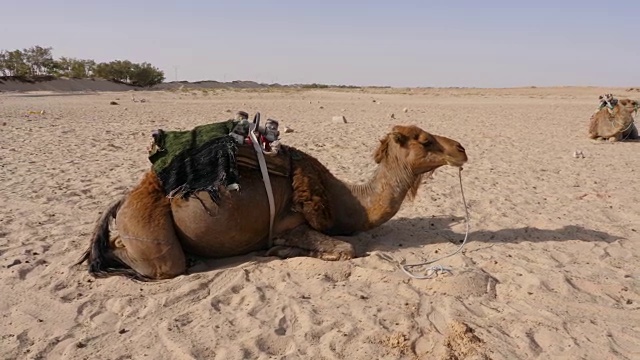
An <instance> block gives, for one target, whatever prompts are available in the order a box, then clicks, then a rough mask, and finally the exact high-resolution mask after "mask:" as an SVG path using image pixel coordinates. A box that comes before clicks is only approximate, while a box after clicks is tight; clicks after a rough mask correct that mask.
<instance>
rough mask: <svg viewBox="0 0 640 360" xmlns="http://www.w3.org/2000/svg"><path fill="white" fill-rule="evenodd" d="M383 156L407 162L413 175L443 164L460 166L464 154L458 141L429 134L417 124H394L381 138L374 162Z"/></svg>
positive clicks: (463, 162) (465, 157)
mask: <svg viewBox="0 0 640 360" xmlns="http://www.w3.org/2000/svg"><path fill="white" fill-rule="evenodd" d="M385 159H391V160H392V161H396V162H397V161H400V162H403V163H406V164H408V165H409V167H410V168H411V170H412V171H413V173H414V174H424V173H426V172H429V171H432V170H435V169H436V168H439V167H440V166H443V165H451V166H458V167H460V166H462V165H464V164H465V163H466V162H467V154H466V152H465V150H464V148H463V147H462V145H460V143H459V142H457V141H455V140H451V139H449V138H446V137H444V136H438V135H433V134H429V133H428V132H426V131H424V130H422V129H420V128H419V127H417V126H413V125H411V126H403V125H396V126H394V127H393V129H392V130H391V132H390V133H389V134H387V135H386V136H385V137H384V138H383V139H382V140H380V146H379V147H378V149H377V150H376V153H375V161H376V163H381V162H382V161H383V160H385Z"/></svg>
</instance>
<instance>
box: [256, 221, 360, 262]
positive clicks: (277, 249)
mask: <svg viewBox="0 0 640 360" xmlns="http://www.w3.org/2000/svg"><path fill="white" fill-rule="evenodd" d="M274 245H275V246H274V247H272V248H271V249H269V251H267V256H278V257H281V258H290V257H296V256H310V257H315V258H319V259H323V260H348V259H353V258H354V257H355V255H356V252H355V250H354V248H353V245H351V244H349V243H348V242H346V241H342V240H338V239H334V238H332V237H330V236H327V235H324V234H322V233H320V232H318V231H316V230H313V229H311V228H309V226H307V225H301V226H298V227H296V228H295V229H293V230H290V231H288V232H286V233H284V234H282V235H280V236H279V237H278V238H276V239H274Z"/></svg>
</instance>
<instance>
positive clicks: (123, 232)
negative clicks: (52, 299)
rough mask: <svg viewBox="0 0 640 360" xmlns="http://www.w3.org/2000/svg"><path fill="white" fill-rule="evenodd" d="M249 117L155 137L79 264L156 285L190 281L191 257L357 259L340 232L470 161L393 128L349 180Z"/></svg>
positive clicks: (384, 212) (415, 131)
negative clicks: (369, 166) (138, 175)
mask: <svg viewBox="0 0 640 360" xmlns="http://www.w3.org/2000/svg"><path fill="white" fill-rule="evenodd" d="M248 118H249V117H248V114H247V113H245V112H239V113H238V116H237V118H236V119H231V120H228V121H224V122H217V123H213V124H207V125H202V126H198V127H195V128H194V129H192V130H190V131H163V130H156V131H154V132H153V134H152V143H151V146H150V147H149V160H150V161H151V163H152V166H151V170H150V171H147V172H146V173H145V174H144V175H143V178H142V180H141V181H140V183H138V185H137V186H135V187H134V188H133V189H132V190H131V191H129V192H128V193H127V194H126V195H124V196H123V197H122V198H120V199H118V200H116V201H115V202H114V203H112V204H111V205H110V206H109V207H108V209H107V210H106V211H105V212H104V213H103V214H102V216H101V217H100V219H99V220H98V223H97V225H96V228H95V230H94V232H93V235H92V238H91V240H90V244H89V247H88V250H87V251H86V252H85V253H84V255H83V256H82V258H81V259H80V260H79V261H78V264H81V263H83V262H85V261H87V262H88V270H89V273H90V274H92V275H93V276H95V277H107V276H110V275H124V276H127V277H130V278H134V279H139V280H155V279H167V278H172V277H175V276H178V275H181V274H185V273H186V272H187V264H186V258H185V254H193V255H197V256H202V257H218V258H219V257H229V256H236V255H241V254H247V253H250V252H254V251H260V250H266V251H267V252H266V255H267V256H277V257H280V258H290V257H295V256H310V257H316V258H320V259H324V260H346V259H351V258H353V257H355V251H354V248H353V246H352V245H351V244H350V243H348V242H346V241H342V240H338V239H336V238H333V237H332V236H335V235H353V234H355V233H357V232H361V231H367V230H370V229H372V228H375V227H377V226H380V225H381V224H383V223H385V222H386V221H388V220H389V219H391V218H392V217H393V216H394V215H395V214H396V213H397V212H398V210H399V209H400V206H401V204H402V202H403V201H404V199H405V198H406V197H407V196H408V197H410V198H412V197H414V196H415V195H416V192H417V191H418V187H419V186H420V184H421V182H422V178H423V175H425V174H427V173H432V172H433V171H434V170H435V169H437V168H439V167H441V166H444V165H451V166H456V167H461V166H462V165H464V164H465V163H466V161H467V155H466V153H465V149H464V148H463V147H462V145H460V143H458V142H457V141H454V140H452V139H449V138H446V137H443V136H438V135H433V134H430V133H428V132H426V131H424V130H422V129H420V128H419V127H417V126H401V125H397V126H394V127H393V128H392V130H391V132H389V133H388V134H386V135H385V136H384V137H383V138H382V139H381V140H380V144H379V145H378V147H377V149H376V150H375V152H374V154H373V155H374V156H373V157H374V160H375V162H376V163H377V164H378V167H377V168H376V170H375V173H374V175H373V178H372V179H371V180H370V181H369V182H367V183H364V184H358V185H352V184H347V183H344V182H342V181H340V180H339V179H337V178H336V177H335V176H333V175H332V174H331V173H330V172H329V170H328V169H327V168H326V167H325V166H324V165H322V164H321V163H320V162H319V161H318V160H317V159H315V158H313V157H312V156H310V155H308V154H306V153H305V152H303V151H300V150H298V149H295V148H293V147H291V146H286V145H284V144H281V143H280V140H279V131H278V122H277V121H275V120H267V121H266V123H265V124H264V126H262V125H260V115H259V114H256V116H255V118H254V119H253V122H251V121H249V119H248ZM112 219H115V228H116V230H117V233H116V234H111V220H112Z"/></svg>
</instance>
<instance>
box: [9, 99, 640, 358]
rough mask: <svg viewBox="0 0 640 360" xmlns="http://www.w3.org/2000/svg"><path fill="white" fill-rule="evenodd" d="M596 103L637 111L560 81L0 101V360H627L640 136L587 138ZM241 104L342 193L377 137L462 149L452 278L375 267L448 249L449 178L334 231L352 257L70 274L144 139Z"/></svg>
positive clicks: (367, 171) (635, 285) (366, 163)
mask: <svg viewBox="0 0 640 360" xmlns="http://www.w3.org/2000/svg"><path fill="white" fill-rule="evenodd" d="M605 92H612V93H614V95H616V96H618V97H630V98H634V99H638V98H640V94H639V93H637V92H625V90H624V89H620V88H572V87H567V88H519V89H420V90H410V89H396V90H366V91H360V90H349V91H330V90H322V91H320V90H315V91H311V90H308V91H303V90H282V91H274V90H269V91H263V90H260V91H258V90H251V91H240V90H220V91H215V92H212V91H209V92H201V91H190V92H180V91H178V92H176V91H155V92H136V93H135V95H136V98H137V99H141V98H145V99H146V100H147V101H146V102H144V103H140V102H136V103H134V102H132V101H131V93H129V92H109V93H91V94H60V93H29V94H11V93H9V94H0V129H2V136H0V184H1V186H0V199H1V204H2V205H1V206H0V314H1V315H0V358H2V359H368V360H370V359H633V358H635V359H638V358H640V311H639V309H640V268H639V267H638V264H640V244H639V241H640V233H639V231H640V181H639V180H638V178H639V176H640V143H637V142H626V143H608V142H601V143H598V142H594V141H591V140H589V139H587V137H586V131H587V125H588V121H589V116H590V115H591V114H592V112H593V111H594V110H595V109H596V107H597V106H598V102H597V98H598V95H600V94H602V93H605ZM63 95H64V96H63ZM374 100H375V102H374ZM110 101H117V102H118V103H119V105H117V106H114V105H109V103H110ZM404 108H406V109H407V111H406V112H404V111H403V109H404ZM42 110H44V114H39V113H38V112H40V111H42ZM238 110H245V111H247V112H249V113H250V114H253V113H255V112H256V111H260V112H261V114H262V116H263V117H272V118H275V119H278V120H280V124H281V129H282V128H283V127H284V126H289V127H291V128H293V129H294V130H295V132H293V133H287V134H282V142H283V143H285V144H287V145H292V146H296V147H298V148H300V149H303V150H306V151H307V152H308V153H310V154H312V155H313V156H315V157H317V158H318V159H319V160H320V161H322V162H323V163H324V164H325V165H326V166H327V167H328V168H329V169H330V170H331V171H332V172H333V173H334V174H335V175H336V176H338V177H339V178H341V179H344V180H346V181H349V182H363V181H364V180H365V179H367V178H368V177H369V176H370V175H371V174H372V172H373V169H374V165H375V164H374V162H373V159H372V153H373V151H374V149H375V146H376V145H377V144H378V140H379V139H380V138H381V137H382V136H383V135H384V134H386V133H387V132H388V131H389V130H390V129H391V127H392V126H393V125H395V124H415V125H418V126H420V127H422V128H423V129H425V130H427V131H429V132H432V133H434V134H438V135H443V136H447V137H450V138H453V139H455V140H458V141H460V142H461V143H462V145H464V146H465V148H466V149H467V153H468V156H469V162H468V164H467V165H466V166H465V167H464V170H463V172H462V175H463V178H462V180H463V183H464V191H465V195H466V198H467V201H468V205H469V212H470V216H471V232H470V235H469V242H468V244H467V245H466V246H465V249H464V250H463V252H461V253H459V254H457V255H455V256H453V257H451V258H448V259H446V260H443V261H441V262H440V263H439V264H441V265H443V266H447V267H450V268H451V269H452V274H451V275H447V274H442V275H440V276H438V277H436V278H434V279H430V280H415V279H410V278H409V277H407V276H406V275H405V274H404V273H402V272H401V271H400V270H399V269H398V268H397V266H396V264H395V263H394V262H393V261H392V260H393V259H396V260H401V259H405V260H406V261H408V262H417V261H423V260H426V259H433V258H435V257H438V256H442V255H444V254H447V253H449V252H452V251H454V250H455V249H456V248H457V246H458V243H459V241H460V240H462V239H463V237H464V230H465V223H464V208H463V206H462V203H461V197H460V189H459V187H458V178H457V169H455V168H452V167H443V168H441V169H439V170H437V171H436V172H435V174H434V176H433V178H432V179H429V180H427V181H425V184H424V185H423V186H422V187H421V188H420V190H419V192H418V196H417V198H416V199H415V200H414V201H412V202H409V201H407V202H405V204H404V205H403V208H402V209H401V211H400V212H399V213H398V214H397V215H396V216H395V217H394V218H393V219H392V220H391V221H389V222H388V223H387V224H385V225H384V226H382V227H380V228H377V229H375V230H372V231H369V232H366V233H362V234H359V235H357V236H354V237H349V238H347V237H341V239H345V240H349V241H351V242H352V243H353V244H354V245H355V247H356V249H357V252H358V258H356V259H353V260H349V261H341V262H327V261H322V260H318V259H313V258H293V259H287V260H281V259H277V258H273V257H264V256H262V254H261V253H252V254H248V255H245V256H240V257H235V258H229V259H219V260H206V261H197V262H196V263H195V264H194V265H193V266H192V267H191V268H190V269H189V272H190V273H189V274H187V275H184V276H179V277H177V278H175V279H171V280H166V281H161V282H156V283H140V282H135V281H132V280H129V279H126V278H123V277H111V278H108V279H94V278H92V277H91V276H90V275H89V274H88V273H87V271H86V265H83V266H77V267H74V266H72V264H73V263H74V262H75V261H76V260H77V259H78V258H79V257H80V256H81V254H82V252H83V251H84V250H85V248H86V246H87V245H88V241H89V237H90V234H91V232H92V230H93V226H94V224H95V221H96V220H97V218H98V217H99V215H100V214H101V212H102V211H104V210H105V208H106V206H107V205H108V204H109V203H110V202H111V201H112V200H114V199H115V198H116V197H119V196H121V195H122V194H123V193H125V192H126V191H127V190H128V189H130V188H131V187H132V186H133V185H134V184H135V183H136V182H137V181H138V180H139V179H140V177H141V175H142V173H143V172H144V171H145V170H147V169H148V168H149V166H150V163H149V161H148V159H147V157H146V156H147V154H146V149H145V148H146V146H147V142H148V137H149V134H150V132H151V131H152V130H153V129H156V128H163V129H170V130H176V129H190V128H192V127H193V126H196V125H198V124H203V123H207V122H214V121H221V120H226V119H228V118H231V117H233V115H234V113H235V112H236V111H238ZM30 111H32V112H35V113H32V114H29V115H27V114H28V113H29V112H30ZM392 113H393V114H394V117H395V118H394V119H392V118H391V114H392ZM337 115H344V116H345V117H346V119H347V120H348V123H346V124H335V123H333V122H332V121H331V118H332V117H333V116H337ZM576 150H579V151H582V153H583V154H584V158H582V157H578V158H575V157H574V156H573V153H574V152H575V151H576Z"/></svg>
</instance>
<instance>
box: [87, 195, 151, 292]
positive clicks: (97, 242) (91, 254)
mask: <svg viewBox="0 0 640 360" xmlns="http://www.w3.org/2000/svg"><path fill="white" fill-rule="evenodd" d="M124 200H125V197H122V198H121V199H119V200H117V201H115V202H114V203H112V204H111V205H110V206H109V208H108V209H107V210H106V211H105V212H104V213H103V214H102V216H101V217H100V219H99V220H98V223H97V224H96V227H95V230H94V231H93V236H92V237H91V243H90V244H89V248H88V249H87V251H85V253H84V254H83V255H82V257H81V258H80V259H79V260H78V261H77V262H76V263H75V265H80V264H82V263H83V262H85V261H88V262H89V273H90V274H91V275H93V276H94V277H97V278H104V277H108V276H112V275H123V276H126V277H129V278H133V279H138V280H147V279H146V277H144V276H142V275H140V274H138V273H137V272H136V271H135V270H133V269H131V268H130V267H129V266H127V265H126V264H124V263H123V262H122V261H121V260H120V259H118V258H117V257H116V256H115V255H114V254H113V251H112V250H111V248H110V247H109V239H110V234H111V231H110V229H109V223H110V221H111V219H115V217H116V214H117V213H118V210H120V206H122V203H124Z"/></svg>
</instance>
